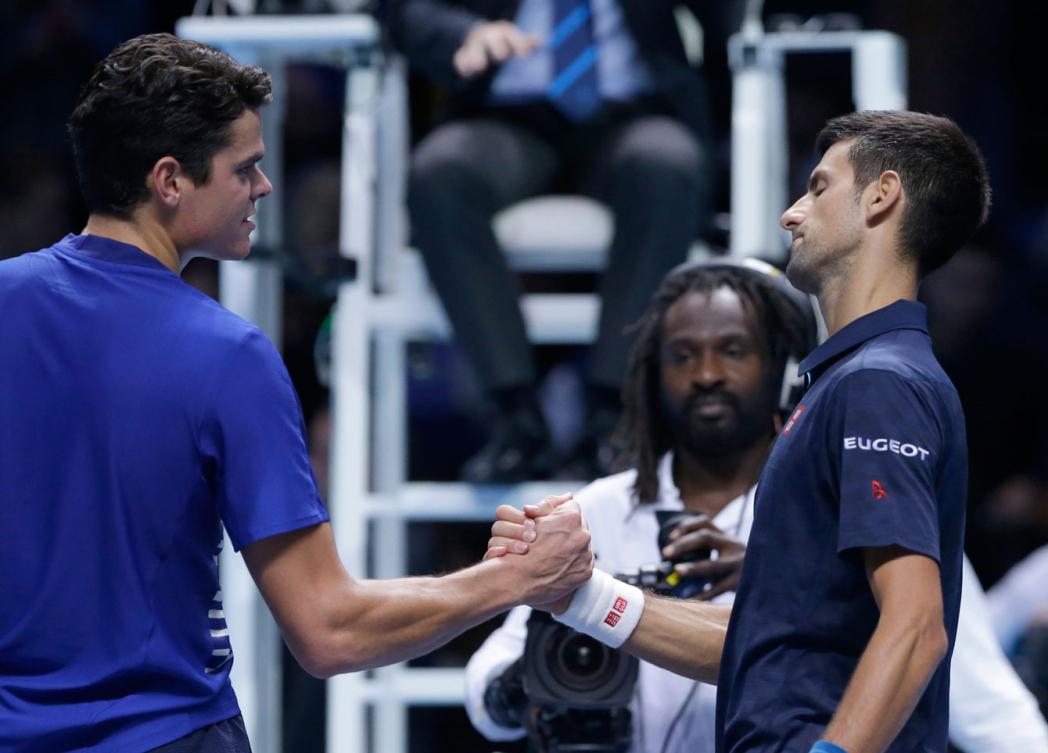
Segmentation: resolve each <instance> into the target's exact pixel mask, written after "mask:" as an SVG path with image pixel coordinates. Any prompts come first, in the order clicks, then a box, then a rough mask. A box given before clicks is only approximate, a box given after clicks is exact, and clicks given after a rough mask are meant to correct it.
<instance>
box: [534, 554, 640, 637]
mask: <svg viewBox="0 0 1048 753" xmlns="http://www.w3.org/2000/svg"><path fill="white" fill-rule="evenodd" d="M643 611H644V592H643V591H641V590H640V589H639V588H637V587H636V586H631V585H629V584H628V583H623V582H622V581H621V580H616V579H615V578H613V577H611V576H610V575H608V574H607V573H606V572H604V571H602V570H597V569H594V570H593V575H592V576H590V579H589V580H588V581H586V582H585V583H583V584H582V585H581V586H580V587H579V590H578V591H576V592H575V596H574V597H573V598H572V600H571V606H569V607H568V608H567V609H566V610H565V611H564V612H562V613H561V614H555V615H553V619H555V620H557V621H558V622H560V623H563V624H565V625H567V626H568V627H570V628H574V629H575V630H578V631H579V632H580V633H585V634H586V635H589V636H592V637H594V638H596V639H597V640H598V641H600V642H601V643H605V644H607V645H609V646H611V647H612V648H618V647H619V646H621V645H622V644H623V643H625V642H626V639H627V638H629V637H630V635H631V634H632V633H633V630H634V628H636V627H637V623H638V622H640V615H641V612H643Z"/></svg>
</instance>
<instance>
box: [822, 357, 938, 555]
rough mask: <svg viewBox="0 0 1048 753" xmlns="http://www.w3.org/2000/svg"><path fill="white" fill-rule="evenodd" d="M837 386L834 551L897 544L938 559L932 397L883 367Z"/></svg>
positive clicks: (935, 462) (936, 452)
mask: <svg viewBox="0 0 1048 753" xmlns="http://www.w3.org/2000/svg"><path fill="white" fill-rule="evenodd" d="M841 386H842V390H843V395H844V408H843V421H842V422H841V423H840V424H839V426H840V427H841V429H840V431H841V434H840V436H838V437H837V438H836V441H838V442H840V445H839V451H840V457H841V463H840V522H839V528H838V532H837V551H839V552H843V551H845V550H846V549H853V548H857V547H882V546H891V545H897V546H901V547H903V548H904V549H908V550H910V551H913V552H917V553H918V554H924V555H927V556H928V557H931V558H933V559H935V560H936V561H938V559H939V505H938V498H937V495H936V482H935V480H936V475H937V472H936V469H937V468H938V466H939V464H940V462H941V457H942V451H943V446H944V442H943V437H942V433H941V430H940V428H939V427H940V423H939V421H938V420H937V418H936V413H935V410H934V407H933V396H932V395H931V393H930V392H928V391H927V390H926V389H925V388H924V386H923V385H922V384H920V383H917V382H914V381H911V380H907V379H905V378H903V377H901V376H899V375H898V374H895V373H893V372H888V371H876V370H867V371H860V372H857V373H855V374H852V375H851V376H849V377H847V379H846V380H845V383H844V384H842V385H841Z"/></svg>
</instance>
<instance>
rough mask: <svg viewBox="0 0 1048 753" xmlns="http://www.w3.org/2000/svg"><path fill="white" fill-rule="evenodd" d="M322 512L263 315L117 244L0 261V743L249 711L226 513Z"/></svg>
mask: <svg viewBox="0 0 1048 753" xmlns="http://www.w3.org/2000/svg"><path fill="white" fill-rule="evenodd" d="M325 520H327V513H326V511H325V509H324V506H323V503H322V502H321V500H320V498H319V495H318V494H317V488H316V483H315V481H314V479H313V474H312V471H311V469H310V465H309V457H308V454H307V451H306V443H305V439H304V431H303V422H302V412H301V408H300V406H299V403H298V398H297V396H296V394H295V392H294V390H293V388H292V386H291V383H290V381H289V379H288V375H287V371H286V369H285V368H284V365H283V363H282V361H281V359H280V356H279V355H278V354H277V352H276V351H275V350H274V348H273V346H272V345H271V344H270V343H269V341H268V340H267V339H266V338H265V337H264V336H263V335H262V333H261V332H260V331H259V330H258V329H257V328H256V327H254V326H253V325H251V324H248V323H247V322H245V321H243V320H241V319H239V318H238V317H236V316H234V315H233V314H231V313H230V312H229V311H227V310H226V309H224V308H222V307H221V306H220V305H218V304H217V303H215V302H214V301H212V300H211V299H210V298H208V297H207V296H205V295H203V294H201V293H199V292H198V291H196V290H194V289H193V288H191V287H190V286H188V285H186V284H185V283H183V282H182V281H181V280H180V279H179V278H178V276H177V275H175V274H173V273H172V272H171V271H169V270H168V269H167V268H166V267H164V266H163V265H162V264H161V263H160V262H158V261H157V260H156V259H154V258H153V257H151V256H149V255H147V254H145V253H143V252H142V251H141V250H139V249H138V248H136V247H134V246H130V245H127V244H124V243H118V242H116V241H112V240H108V239H104V238H99V237H94V236H72V235H70V236H67V237H66V238H65V239H63V240H62V241H61V242H60V243H58V244H56V245H55V246H53V247H51V248H49V249H45V250H42V251H38V252H36V253H30V254H25V255H23V256H20V257H18V258H15V259H12V260H8V261H4V262H0V531H2V535H3V543H2V544H0V750H3V751H9V750H17V751H20V752H26V753H28V752H30V751H41V752H44V751H46V752H47V753H58V752H59V751H120V753H135V751H145V750H149V749H151V748H154V747H156V746H159V745H162V744H164V743H167V742H170V741H172V740H175V739H177V738H179V737H182V736H183V735H186V734H188V733H190V732H192V731H193V730H195V729H198V728H200V727H203V726H205V725H208V724H211V723H213V722H217V721H221V720H223V719H227V718H229V717H231V716H235V715H236V714H237V713H239V710H238V707H237V701H236V697H235V696H234V694H233V689H232V687H231V685H230V683H229V670H230V667H231V664H232V654H231V650H230V645H229V638H228V634H227V632H226V629H225V622H224V618H223V613H222V605H221V593H220V591H219V581H218V564H217V562H218V557H217V553H218V549H219V547H220V543H221V540H222V539H221V537H222V524H223V523H224V524H225V527H226V529H227V530H228V532H229V536H230V539H231V541H232V542H233V545H234V547H236V548H237V549H239V548H241V547H244V546H246V545H248V544H250V543H252V542H254V541H257V540H259V539H262V538H265V537H267V536H272V535H274V534H277V533H281V532H285V531H289V530H294V529H298V528H302V527H305V526H309V525H314V524H317V523H320V522H322V521H325Z"/></svg>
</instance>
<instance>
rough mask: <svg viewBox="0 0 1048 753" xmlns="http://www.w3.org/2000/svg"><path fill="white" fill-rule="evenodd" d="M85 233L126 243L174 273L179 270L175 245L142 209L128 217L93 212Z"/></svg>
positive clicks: (84, 230)
mask: <svg viewBox="0 0 1048 753" xmlns="http://www.w3.org/2000/svg"><path fill="white" fill-rule="evenodd" d="M82 232H83V233H84V234H90V235H97V236H100V237H102V238H109V239H110V240H114V241H120V242H121V243H129V244H130V245H132V246H137V247H138V248H139V249H140V250H141V251H143V252H144V253H147V254H149V255H150V256H152V257H153V258H155V259H156V260H157V261H159V262H160V263H161V264H163V265H164V266H165V267H167V268H168V269H170V270H171V271H172V272H174V273H175V274H176V275H177V274H179V273H180V272H181V271H182V261H181V257H180V256H179V254H178V249H176V248H175V244H174V243H173V242H172V240H171V236H169V235H168V234H167V232H166V231H165V230H164V228H163V227H162V226H161V225H160V224H159V223H157V222H154V221H151V220H150V218H149V217H148V215H147V214H146V213H145V212H144V211H141V210H139V211H136V212H135V213H134V214H132V215H131V218H130V219H126V220H125V219H122V218H120V217H113V216H111V215H104V214H92V215H91V216H89V217H88V218H87V225H86V226H85V227H84V229H83V231H82Z"/></svg>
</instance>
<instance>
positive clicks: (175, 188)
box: [149, 155, 189, 209]
mask: <svg viewBox="0 0 1048 753" xmlns="http://www.w3.org/2000/svg"><path fill="white" fill-rule="evenodd" d="M188 181H189V176H187V175H186V174H185V173H184V172H183V171H182V165H181V164H180V163H179V161H178V160H177V159H175V158H174V157H172V156H170V155H168V156H166V157H161V158H160V159H158V160H157V161H156V164H154V165H153V169H152V170H150V171H149V183H150V187H151V188H152V193H153V195H154V196H156V198H157V200H158V201H159V202H160V203H161V204H162V205H163V206H164V207H166V208H168V209H174V208H175V207H177V206H178V205H179V203H180V202H181V201H182V193H183V192H184V191H185V189H186V187H187V183H188Z"/></svg>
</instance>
